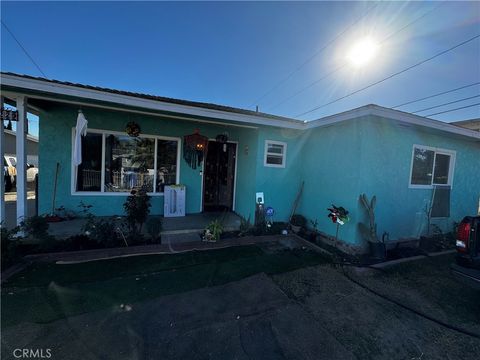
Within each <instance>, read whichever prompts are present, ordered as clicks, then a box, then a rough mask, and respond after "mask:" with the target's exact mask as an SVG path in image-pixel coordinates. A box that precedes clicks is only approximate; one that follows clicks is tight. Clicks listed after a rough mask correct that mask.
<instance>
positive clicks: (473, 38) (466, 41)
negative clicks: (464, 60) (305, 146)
mask: <svg viewBox="0 0 480 360" xmlns="http://www.w3.org/2000/svg"><path fill="white" fill-rule="evenodd" d="M479 37H480V34H479V35H475V36H474V37H472V38H470V39H468V40H465V41H462V42H461V43H459V44H457V45H455V46H452V47H451V48H448V49H447V50H443V51H441V52H439V53H438V54H435V55H433V56H431V57H429V58H427V59H425V60H422V61H420V62H418V63H416V64H414V65H411V66H409V67H407V68H405V69H403V70H400V71H398V72H396V73H393V74H392V75H389V76H387V77H386V78H383V79H381V80H378V81H376V82H374V83H372V84H370V85H367V86H364V87H363V88H360V89H358V90H355V91H353V92H351V93H349V94H347V95H344V96H341V97H339V98H338V99H335V100H332V101H330V102H328V103H325V104H323V105H320V106H316V107H314V108H313V109H311V110H308V111H305V112H303V113H301V114H299V115H296V116H295V117H294V118H298V117H300V116H303V115H306V114H309V113H311V112H313V111H316V110H319V109H321V108H324V107H325V106H328V105H331V104H334V103H336V102H338V101H340V100H343V99H346V98H348V97H350V96H352V95H355V94H358V93H359V92H361V91H364V90H367V89H369V88H371V87H372V86H375V85H378V84H380V83H382V82H384V81H387V80H389V79H391V78H393V77H395V76H398V75H400V74H403V73H404V72H407V71H409V70H411V69H413V68H416V67H417V66H420V65H423V64H425V63H426V62H428V61H430V60H433V59H435V58H437V57H439V56H441V55H444V54H446V53H448V52H450V51H453V50H455V49H456V48H458V47H460V46H462V45H465V44H468V43H469V42H471V41H473V40H475V39H478V38H479Z"/></svg>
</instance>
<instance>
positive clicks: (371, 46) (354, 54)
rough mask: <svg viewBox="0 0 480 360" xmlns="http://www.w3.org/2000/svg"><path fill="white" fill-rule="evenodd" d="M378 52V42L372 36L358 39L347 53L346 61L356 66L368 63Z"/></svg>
mask: <svg viewBox="0 0 480 360" xmlns="http://www.w3.org/2000/svg"><path fill="white" fill-rule="evenodd" d="M377 52H378V44H377V42H376V41H375V40H374V39H372V38H364V39H362V40H360V41H358V42H357V43H356V44H355V45H354V46H353V47H352V48H351V50H350V52H349V53H348V55H347V59H348V61H349V62H350V63H351V64H352V65H353V66H354V67H357V68H360V67H364V66H365V65H367V64H368V63H370V62H371V61H372V60H373V58H374V57H375V55H376V54H377Z"/></svg>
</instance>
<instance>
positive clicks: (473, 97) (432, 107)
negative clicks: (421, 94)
mask: <svg viewBox="0 0 480 360" xmlns="http://www.w3.org/2000/svg"><path fill="white" fill-rule="evenodd" d="M477 97H480V95H475V96H470V97H467V98H463V99H459V100H455V101H450V102H447V103H445V104H440V105H436V106H431V107H428V108H425V109H422V110H417V111H414V112H411V114H417V113H419V112H423V111H427V110H431V109H436V108H439V107H442V106H445V105H450V104H455V103H458V102H460V101H465V100H470V99H475V98H477Z"/></svg>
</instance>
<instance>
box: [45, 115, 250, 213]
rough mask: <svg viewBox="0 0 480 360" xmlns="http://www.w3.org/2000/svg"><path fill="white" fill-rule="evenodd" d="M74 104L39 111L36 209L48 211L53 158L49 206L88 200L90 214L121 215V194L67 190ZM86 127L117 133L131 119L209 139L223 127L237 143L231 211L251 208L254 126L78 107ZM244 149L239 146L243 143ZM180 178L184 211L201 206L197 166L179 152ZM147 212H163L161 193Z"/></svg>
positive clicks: (152, 128)
mask: <svg viewBox="0 0 480 360" xmlns="http://www.w3.org/2000/svg"><path fill="white" fill-rule="evenodd" d="M77 110H78V109H77V108H74V107H69V106H58V107H55V108H54V109H51V110H49V111H48V112H45V113H42V114H41V120H42V121H40V129H39V136H40V137H41V138H42V141H41V142H40V146H39V166H40V169H41V175H40V177H39V213H41V214H44V213H50V212H51V211H52V197H53V187H54V182H53V180H54V177H55V169H56V163H57V162H58V163H59V164H60V167H59V174H58V182H57V192H56V200H55V204H56V205H55V206H56V207H60V206H64V207H65V208H66V209H70V210H79V208H78V205H79V204H80V202H83V203H85V204H89V205H92V206H93V207H92V212H93V213H95V214H96V215H102V216H103V215H121V214H122V213H123V208H122V205H123V203H124V202H125V199H126V197H127V194H125V195H119V194H118V193H104V194H100V193H99V194H98V195H97V194H95V195H85V194H72V191H71V186H72V161H71V159H72V134H73V133H72V129H73V128H74V127H75V124H76V113H77ZM83 112H84V113H85V116H86V117H87V119H88V128H89V129H101V130H109V131H119V132H123V131H124V129H125V124H126V123H127V122H129V121H135V122H137V123H139V124H140V126H141V131H142V133H144V134H148V135H158V136H169V137H178V138H182V137H183V136H184V135H187V134H191V133H193V132H194V131H195V129H197V128H198V129H200V132H201V133H202V134H203V135H205V136H208V137H209V138H212V139H214V138H215V136H216V135H218V134H220V133H223V132H225V131H227V132H228V134H229V141H235V142H238V159H237V183H236V193H235V210H236V211H237V212H239V213H241V214H247V215H248V213H250V212H251V213H252V215H253V211H254V209H255V205H254V199H255V178H256V174H255V173H256V170H257V168H256V161H257V146H258V142H257V138H258V130H257V129H250V128H241V127H232V126H228V127H227V126H222V125H215V124H210V123H198V122H192V121H181V120H176V119H169V118H161V117H153V116H145V115H136V114H128V113H124V112H116V111H108V110H97V109H93V110H92V109H84V110H83ZM246 147H248V150H247V151H245V148H246ZM180 157H181V158H180V182H181V183H182V184H184V185H186V189H187V196H186V212H187V213H198V212H200V211H201V197H202V194H201V189H202V180H203V178H202V176H201V170H202V168H201V166H200V167H197V168H196V169H192V168H191V167H190V166H189V165H188V164H187V163H186V161H185V160H184V159H183V155H182V153H181V155H180ZM151 203H152V207H151V214H153V215H157V214H163V196H162V195H154V196H152V199H151Z"/></svg>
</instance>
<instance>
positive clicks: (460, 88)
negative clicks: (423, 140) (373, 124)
mask: <svg viewBox="0 0 480 360" xmlns="http://www.w3.org/2000/svg"><path fill="white" fill-rule="evenodd" d="M478 84H480V82H475V83H473V84H470V85H465V86H461V87H459V88H456V89H452V90H447V91H443V92H441V93H438V94H434V95H430V96H426V97H424V98H421V99H417V100H412V101H409V102H406V103H403V104H400V105H396V106H392V109H396V108H399V107H402V106H404V105H409V104H413V103H416V102H419V101H422V100H427V99H431V98H434V97H436V96H440V95H444V94H448V93H451V92H454V91H458V90H462V89H466V88H468V87H471V86H475V85H478Z"/></svg>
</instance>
